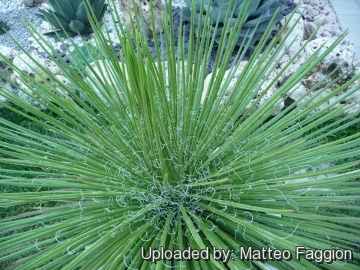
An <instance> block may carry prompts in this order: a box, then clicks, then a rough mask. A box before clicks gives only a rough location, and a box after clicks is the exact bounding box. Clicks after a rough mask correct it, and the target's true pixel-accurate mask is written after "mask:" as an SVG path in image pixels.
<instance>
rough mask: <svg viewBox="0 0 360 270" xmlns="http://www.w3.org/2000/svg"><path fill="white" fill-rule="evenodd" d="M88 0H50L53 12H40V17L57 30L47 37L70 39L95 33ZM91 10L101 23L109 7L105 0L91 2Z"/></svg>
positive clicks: (92, 0) (49, 33)
mask: <svg viewBox="0 0 360 270" xmlns="http://www.w3.org/2000/svg"><path fill="white" fill-rule="evenodd" d="M86 2H87V0H49V1H48V3H49V5H50V6H51V8H52V10H47V11H46V10H40V13H41V14H39V15H38V16H39V17H40V18H41V19H43V20H45V21H47V22H49V23H50V24H51V25H52V26H53V27H54V28H55V29H56V30H55V31H52V32H48V33H46V34H45V35H48V36H55V35H56V34H58V35H60V36H61V37H66V34H65V33H67V35H69V36H70V37H74V36H76V35H88V34H91V33H93V29H92V26H91V24H90V19H89V16H91V13H90V12H88V10H87V8H86ZM89 4H90V7H91V10H92V12H93V14H94V16H95V18H96V21H97V22H101V19H102V18H103V16H104V14H105V11H106V7H107V5H106V4H105V0H89Z"/></svg>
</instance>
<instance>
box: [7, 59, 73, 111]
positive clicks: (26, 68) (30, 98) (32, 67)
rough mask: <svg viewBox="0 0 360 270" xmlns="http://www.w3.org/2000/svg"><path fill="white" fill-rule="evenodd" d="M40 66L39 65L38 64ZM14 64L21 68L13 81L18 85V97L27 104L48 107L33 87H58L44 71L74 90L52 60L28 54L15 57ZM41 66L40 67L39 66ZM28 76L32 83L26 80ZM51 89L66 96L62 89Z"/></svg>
mask: <svg viewBox="0 0 360 270" xmlns="http://www.w3.org/2000/svg"><path fill="white" fill-rule="evenodd" d="M36 62H37V63H38V64H37V63H36ZM13 64H14V65H15V66H16V67H18V68H19V70H20V71H21V73H20V72H19V71H18V70H15V71H14V73H13V75H12V78H11V80H12V81H13V82H14V83H15V84H16V85H18V90H19V91H18V93H17V94H18V95H19V97H21V98H22V99H23V100H25V101H26V102H27V103H29V104H32V105H33V106H36V107H38V108H39V109H45V108H46V106H45V105H44V104H42V101H44V100H46V99H47V98H45V99H44V100H42V98H41V97H40V96H38V95H37V94H36V93H34V91H33V90H31V89H32V87H35V85H34V84H35V83H38V84H52V85H57V84H55V83H52V82H51V77H50V75H49V74H48V73H47V72H46V71H44V70H43V69H42V68H44V69H45V70H47V71H49V72H50V74H52V75H54V77H55V78H56V79H58V80H60V81H61V82H63V83H64V84H65V85H66V87H68V88H70V89H71V88H72V85H71V83H70V82H69V80H67V79H66V78H65V77H64V76H62V75H61V72H60V69H59V68H58V67H57V66H56V64H55V63H53V62H51V60H48V59H45V58H42V57H40V56H38V55H35V54H30V56H28V55H26V54H20V55H17V56H15V58H14V60H13ZM39 65H40V66H39ZM24 73H25V74H26V75H28V76H30V77H32V78H33V79H32V80H31V82H30V81H28V80H26V76H23V74H24ZM51 89H52V90H53V91H54V92H55V93H56V94H60V95H65V93H64V91H63V90H62V89H60V88H59V87H51ZM50 100H51V99H50Z"/></svg>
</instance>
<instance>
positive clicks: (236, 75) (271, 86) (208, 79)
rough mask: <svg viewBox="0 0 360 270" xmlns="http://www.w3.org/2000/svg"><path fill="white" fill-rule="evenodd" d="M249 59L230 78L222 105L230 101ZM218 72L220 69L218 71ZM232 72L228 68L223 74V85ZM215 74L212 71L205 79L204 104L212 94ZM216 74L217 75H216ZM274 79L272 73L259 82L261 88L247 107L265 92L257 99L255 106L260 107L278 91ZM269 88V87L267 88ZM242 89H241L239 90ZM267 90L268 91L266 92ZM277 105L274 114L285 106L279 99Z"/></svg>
mask: <svg viewBox="0 0 360 270" xmlns="http://www.w3.org/2000/svg"><path fill="white" fill-rule="evenodd" d="M247 63H248V61H241V63H240V65H239V67H238V69H237V70H236V71H235V73H234V75H233V77H232V78H231V80H230V83H229V85H228V86H227V91H226V92H225V94H224V96H223V98H222V100H221V102H220V106H222V105H223V104H224V103H225V102H227V101H228V99H229V97H230V95H231V94H232V93H233V91H234V90H235V89H236V84H237V81H238V79H239V77H240V76H241V74H242V72H243V70H244V68H245V67H246V65H247ZM216 72H218V71H216ZM230 72H231V69H230V70H226V71H225V74H224V76H223V78H224V80H222V82H221V86H223V85H224V83H225V79H226V78H227V77H228V76H229V74H230ZM212 76H213V73H210V74H209V75H208V76H207V77H206V78H205V81H204V89H203V93H202V96H201V104H204V103H205V102H206V96H207V95H209V94H210V89H211V84H210V83H211V77H212ZM215 76H216V75H215ZM273 79H274V75H273V74H271V75H269V76H268V77H267V78H263V80H262V82H260V83H259V85H260V88H259V91H258V92H257V93H253V94H254V97H253V99H252V101H251V102H250V103H249V104H247V106H246V109H249V108H250V107H251V106H252V105H254V103H255V102H256V99H257V98H258V97H259V96H260V95H261V94H263V93H264V95H263V96H262V97H261V98H260V100H258V101H257V104H256V106H255V107H259V106H261V105H262V104H264V103H265V102H266V101H267V100H268V99H269V98H270V97H271V96H272V95H273V94H274V93H275V92H276V90H277V89H276V87H275V85H274V84H272V81H273ZM267 88H269V89H267ZM238 91H241V90H238ZM265 91H266V92H265ZM274 106H275V112H274V114H278V113H280V112H281V110H282V108H283V107H284V105H283V102H282V101H279V102H277V103H276V104H274Z"/></svg>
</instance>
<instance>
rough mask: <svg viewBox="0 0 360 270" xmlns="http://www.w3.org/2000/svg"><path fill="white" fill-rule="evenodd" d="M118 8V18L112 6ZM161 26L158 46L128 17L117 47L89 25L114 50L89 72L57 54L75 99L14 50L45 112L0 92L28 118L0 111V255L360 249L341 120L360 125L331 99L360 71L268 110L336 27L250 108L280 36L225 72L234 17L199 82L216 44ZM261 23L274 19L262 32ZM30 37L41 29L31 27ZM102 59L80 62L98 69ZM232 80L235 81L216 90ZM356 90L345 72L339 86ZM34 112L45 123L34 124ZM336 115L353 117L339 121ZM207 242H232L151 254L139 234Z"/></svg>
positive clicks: (122, 262) (352, 160)
mask: <svg viewBox="0 0 360 270" xmlns="http://www.w3.org/2000/svg"><path fill="white" fill-rule="evenodd" d="M249 1H250V0H249ZM170 8H171V1H170V5H169V7H168V9H170ZM114 10H115V15H114V16H113V20H114V23H115V21H120V20H119V15H118V14H117V13H116V9H114ZM168 11H169V12H167V13H166V14H171V12H170V11H171V10H168ZM192 12H194V10H193V11H192ZM242 12H243V13H246V10H244V11H242ZM241 15H244V14H241ZM165 16H168V15H165ZM165 19H168V20H172V18H168V17H167V18H165ZM228 23H229V22H226V23H225V27H226V24H228ZM153 25H154V24H153ZM164 25H165V37H164V40H163V42H162V44H160V42H158V41H159V40H157V39H158V38H157V37H156V36H154V39H156V40H155V42H154V44H157V45H155V46H157V47H156V54H157V58H156V59H158V60H157V61H155V60H154V59H153V58H152V56H151V51H150V49H149V47H148V46H147V42H146V41H147V37H145V36H142V35H141V34H136V33H135V32H134V33H133V34H132V35H131V36H132V37H135V38H134V40H133V41H132V40H131V38H130V37H129V36H127V35H128V34H126V35H125V36H120V35H119V41H120V42H121V47H122V50H121V51H120V53H121V56H120V58H121V59H120V60H121V62H119V60H118V58H117V55H116V52H115V51H114V50H113V48H111V47H109V46H108V41H107V39H106V37H105V36H104V35H103V33H102V32H101V31H100V30H99V29H97V28H96V29H95V35H94V39H95V41H96V46H97V47H98V48H101V50H100V51H101V54H102V55H101V59H106V61H107V62H106V64H102V65H101V64H100V63H99V62H100V61H95V62H94V63H95V65H96V66H95V67H97V69H96V72H93V75H92V76H89V77H87V78H86V79H83V78H82V77H81V76H79V75H78V74H77V72H76V71H75V70H74V69H73V68H72V67H71V66H69V65H67V64H66V62H65V61H63V62H61V59H59V62H57V64H58V65H59V69H60V70H61V73H62V74H63V76H66V77H67V78H68V80H69V81H71V83H72V84H73V88H75V89H76V90H77V91H79V92H80V96H83V97H84V100H82V99H80V98H79V97H78V95H76V94H75V93H74V92H73V91H72V90H71V89H68V87H66V85H64V84H63V83H62V82H61V81H60V80H59V79H57V77H56V76H54V75H53V74H51V73H50V72H49V71H47V70H46V69H44V72H47V73H48V76H49V77H50V79H49V80H46V81H45V82H44V83H41V84H40V83H37V82H35V81H33V80H34V78H32V77H31V76H29V75H27V74H26V73H24V72H21V71H20V70H18V69H17V67H16V66H14V65H12V68H14V69H15V70H17V71H18V72H20V75H19V77H21V79H22V80H24V83H26V84H27V85H29V87H31V90H32V91H33V94H32V93H29V92H26V93H27V94H28V95H33V96H34V97H35V96H38V97H39V99H40V97H41V99H40V100H39V102H42V103H43V104H44V105H46V106H47V111H46V113H44V112H42V111H40V110H39V109H38V108H35V107H33V106H32V105H30V104H29V103H27V102H25V101H24V100H22V99H20V98H19V97H18V96H17V95H16V93H13V92H9V91H7V92H6V91H1V93H0V94H1V95H3V96H4V97H6V99H7V100H9V101H11V103H9V104H6V103H5V104H2V105H3V106H5V107H6V108H7V109H8V110H11V111H12V112H13V114H16V115H19V117H20V116H21V117H23V118H25V119H27V120H28V121H29V122H30V123H32V124H25V125H23V126H19V125H17V124H15V123H13V122H11V121H9V120H7V119H5V118H3V117H2V118H0V125H1V128H0V139H1V144H0V154H1V158H0V164H1V166H0V188H1V189H2V191H3V192H0V209H1V211H0V215H1V220H0V243H1V245H0V263H1V266H2V268H5V269H6V268H7V267H9V268H11V269H14V268H15V269H51V268H54V269H224V270H225V269H234V270H235V269H251V268H253V269H276V268H277V269H324V268H327V269H350V270H352V269H354V270H355V269H358V265H355V263H354V264H352V263H351V262H346V261H345V262H344V261H339V260H337V261H334V262H332V264H325V263H321V262H319V263H317V262H315V261H314V260H307V259H305V258H303V257H302V258H301V259H300V260H297V259H296V258H295V254H294V252H295V250H296V247H297V246H304V247H305V248H307V249H312V250H315V249H316V250H321V249H322V250H324V249H329V250H330V249H332V247H333V246H334V247H336V248H338V249H350V250H352V251H354V252H353V257H354V259H355V260H359V259H360V253H359V252H356V251H358V247H359V245H360V237H359V228H360V227H359V224H360V218H359V210H360V206H359V201H358V198H359V195H360V186H359V175H360V168H359V156H358V155H359V145H360V133H359V132H358V129H357V130H356V129H355V132H350V129H349V128H350V127H353V126H356V125H357V126H359V118H354V117H353V116H350V115H347V114H346V110H347V109H346V108H347V107H346V106H345V105H343V106H340V107H339V106H338V104H339V103H341V100H340V99H337V98H336V97H337V94H338V93H340V92H342V91H343V90H344V89H346V87H347V86H349V85H351V84H352V83H354V82H356V81H357V80H359V79H360V75H357V76H354V77H353V78H351V79H350V80H347V81H346V85H343V86H340V87H338V88H336V87H335V89H333V92H332V93H331V94H329V93H328V92H326V91H325V90H326V89H328V88H331V87H332V86H334V85H336V83H337V82H338V80H337V79H335V81H331V82H329V83H327V84H325V85H324V86H321V85H322V82H319V84H318V85H319V87H323V88H321V89H317V90H318V91H319V92H320V93H321V95H320V94H319V95H320V98H319V100H317V101H316V102H314V103H313V100H307V99H306V93H305V94H304V96H302V97H300V96H299V97H298V98H297V100H295V101H294V102H293V103H292V104H289V106H287V107H286V108H285V109H284V110H283V111H282V112H280V113H279V114H278V115H276V116H273V113H274V111H275V110H276V109H275V108H274V106H273V105H274V104H275V103H277V102H279V101H281V100H282V99H283V97H284V96H286V94H287V93H289V92H291V89H293V88H294V86H296V85H297V84H298V83H300V82H301V81H302V79H303V78H304V76H305V74H308V73H309V72H311V71H313V70H314V69H316V67H317V65H318V63H319V62H320V61H321V60H322V59H324V58H325V57H326V55H328V54H329V53H330V52H331V50H332V49H333V48H334V47H335V46H336V45H337V44H339V43H340V42H341V40H342V39H343V38H344V35H343V36H341V37H340V38H339V39H337V40H336V42H335V43H334V44H332V45H331V46H329V48H328V49H326V51H324V52H321V53H320V50H321V48H320V47H321V46H319V49H318V51H316V52H315V53H314V54H313V55H312V56H311V57H309V58H308V59H306V61H305V62H304V64H303V65H301V66H300V67H299V70H298V71H296V72H295V73H294V74H293V75H292V76H291V77H289V79H288V80H287V81H286V82H285V83H284V84H282V85H281V86H280V87H279V88H278V89H277V92H276V93H274V94H273V95H271V97H270V98H269V99H268V100H267V101H266V102H264V103H263V104H262V106H259V107H256V103H257V102H252V101H253V100H254V99H255V101H259V100H260V99H261V98H262V96H264V95H266V94H269V93H268V92H267V91H268V90H269V88H270V86H269V87H268V88H267V89H265V90H264V92H262V93H261V94H260V93H258V92H259V91H260V86H261V85H263V83H264V81H265V80H266V79H267V78H269V76H270V75H272V74H273V72H274V70H275V67H276V66H277V64H278V63H279V61H281V57H282V56H283V53H282V48H281V47H282V45H281V44H280V45H279V46H277V47H275V45H276V42H277V40H276V39H277V37H275V39H274V40H272V41H271V43H270V44H269V46H268V47H267V48H266V49H265V52H264V53H263V54H261V50H262V49H263V47H264V46H265V44H266V42H265V39H262V40H261V42H260V43H259V45H258V46H257V47H256V49H255V51H254V54H253V55H252V56H251V58H250V59H249V61H248V64H247V66H246V68H244V69H243V71H242V73H241V75H240V76H237V77H236V79H235V78H234V77H235V76H234V74H235V71H236V69H237V68H238V67H239V66H240V64H241V60H242V57H243V56H242V53H240V52H238V53H237V57H236V59H235V61H234V63H235V64H234V67H233V68H234V69H232V70H231V72H226V67H227V64H228V62H229V61H230V58H231V55H232V52H233V50H234V46H235V42H234V41H235V40H237V35H238V33H239V32H240V31H241V29H242V25H241V19H239V20H238V22H237V23H235V24H234V30H233V32H231V33H230V35H229V44H230V45H228V46H225V43H220V44H219V47H218V48H217V55H216V59H215V63H214V70H217V72H213V73H212V74H211V75H210V76H211V81H210V83H209V84H208V85H207V86H205V85H204V80H205V76H206V69H207V63H208V62H209V59H210V57H211V54H212V52H213V44H212V43H211V42H209V40H205V39H202V40H200V41H196V40H195V37H194V36H190V40H189V47H190V48H193V49H194V50H193V51H190V53H189V54H188V56H187V57H185V49H184V47H181V48H178V49H175V47H174V46H173V44H174V41H175V38H179V39H180V41H182V38H183V33H181V30H180V31H179V33H178V34H177V35H178V36H176V37H174V33H175V31H174V29H173V28H172V24H171V23H170V24H166V23H165V24H164ZM287 25H288V24H286V25H284V28H285V27H286V26H287ZM193 28H194V26H192V31H193V30H194V29H193ZM35 30H36V29H35ZM133 31H135V30H133ZM280 31H282V32H281V33H282V34H285V33H284V30H283V29H282V30H280ZM290 32H291V30H289V32H288V34H286V35H287V36H288V35H289V33H290ZM270 34H271V27H269V28H268V29H267V31H266V32H265V36H266V37H267V36H270ZM214 35H215V34H214V33H213V36H214ZM36 37H38V38H42V36H41V34H39V33H37V34H36ZM306 43H308V41H305V45H306ZM180 44H182V43H181V42H180ZM160 46H166V49H167V50H166V52H167V56H168V57H167V58H168V60H167V63H163V62H162V61H160V60H159V59H161V55H160V54H161V48H160ZM134 47H135V49H136V51H135V50H134ZM302 49H303V48H302ZM270 52H271V53H270ZM300 52H301V51H300V50H299V52H298V53H297V54H295V55H294V56H293V57H292V58H291V59H290V60H289V61H288V65H285V66H284V67H283V68H282V70H281V71H280V73H278V74H277V75H276V76H275V77H274V79H273V84H276V82H277V80H278V78H279V76H281V75H283V73H284V72H285V71H286V70H287V69H288V67H289V65H290V64H291V62H293V61H294V59H295V58H296V57H297V56H298V55H299V54H300ZM52 53H56V52H55V51H53V52H49V54H50V56H51V54H52ZM2 58H4V57H2ZM94 63H93V64H94ZM9 65H11V63H9ZM39 66H41V65H40V64H39ZM95 67H94V66H90V65H89V69H91V70H92V71H95ZM1 75H2V74H0V76H1ZM327 77H328V78H330V75H328V76H327ZM232 79H235V82H234V90H233V92H232V93H231V94H230V96H229V98H228V99H227V101H226V102H225V103H222V100H223V99H224V97H225V96H226V95H227V89H228V87H229V84H230V83H232ZM324 80H325V79H324ZM54 84H55V85H56V87H59V88H60V89H62V90H63V91H65V92H67V93H68V95H67V98H66V99H64V98H62V97H59V96H57V95H56V94H54V93H53V91H52V88H53V87H54ZM14 86H16V85H14ZM205 87H207V91H206V93H207V94H206V97H205V100H204V102H201V100H202V95H203V93H204V88H205ZM18 90H19V91H24V92H25V90H23V89H21V88H20V89H18ZM322 90H323V91H322ZM358 90H359V87H354V88H353V89H351V90H348V91H349V92H346V93H347V94H349V95H351V94H353V93H355V92H356V91H358ZM43 100H45V102H44V101H43ZM298 100H301V101H302V102H299V101H298ZM46 101H47V102H46ZM49 101H51V102H49ZM12 104H16V105H17V107H13V106H12ZM89 104H90V105H89ZM249 104H254V105H251V106H249ZM323 105H324V106H323ZM347 106H353V105H352V104H349V105H347ZM320 107H322V109H321V110H320V109H319V108H320ZM19 108H22V110H25V112H24V111H22V110H20V109H19ZM310 112H313V113H312V114H310ZM272 116H273V117H272ZM34 125H37V126H39V129H41V130H45V131H46V132H40V131H38V130H34V129H30V128H29V127H33V126H34ZM342 129H346V130H345V131H344V132H343V134H342V136H339V135H338V132H339V131H341V130H342ZM324 164H332V166H330V165H329V166H324ZM18 187H20V188H21V189H25V188H28V190H24V191H23V192H22V191H21V190H19V189H17V188H18ZM25 191H26V192H25ZM212 246H214V247H216V249H218V250H219V249H222V250H226V251H228V250H233V251H234V253H233V254H232V257H231V259H230V260H229V261H228V262H227V264H226V263H223V262H222V261H220V260H215V259H213V257H212V256H210V260H190V261H186V260H183V261H181V260H156V261H154V262H153V261H151V260H145V259H143V257H142V254H141V248H142V247H143V248H144V250H145V254H143V255H145V257H149V252H148V251H149V249H150V247H151V248H152V249H157V250H160V249H161V247H163V248H164V249H165V250H186V249H188V247H190V248H191V249H192V250H202V249H205V248H206V247H209V248H210V250H212V248H211V247H212ZM239 246H241V247H243V248H245V249H248V248H252V249H253V250H255V249H256V250H258V249H261V248H262V247H265V249H268V248H270V249H272V250H275V249H278V250H284V249H286V250H289V251H290V252H291V253H292V256H293V259H291V260H282V261H276V260H271V259H270V260H268V261H267V262H266V263H264V262H263V261H262V260H261V258H258V260H257V259H254V260H252V261H250V260H241V259H240V256H239ZM356 249H357V250H356Z"/></svg>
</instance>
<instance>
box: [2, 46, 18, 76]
mask: <svg viewBox="0 0 360 270" xmlns="http://www.w3.org/2000/svg"><path fill="white" fill-rule="evenodd" d="M0 54H2V55H3V56H4V57H5V58H6V59H7V60H9V61H12V60H13V59H14V58H15V56H16V55H17V52H16V51H15V50H14V49H11V48H8V47H5V46H2V45H0ZM8 70H10V67H9V66H8V64H7V63H6V62H5V61H3V60H2V59H1V58H0V72H6V71H8Z"/></svg>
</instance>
